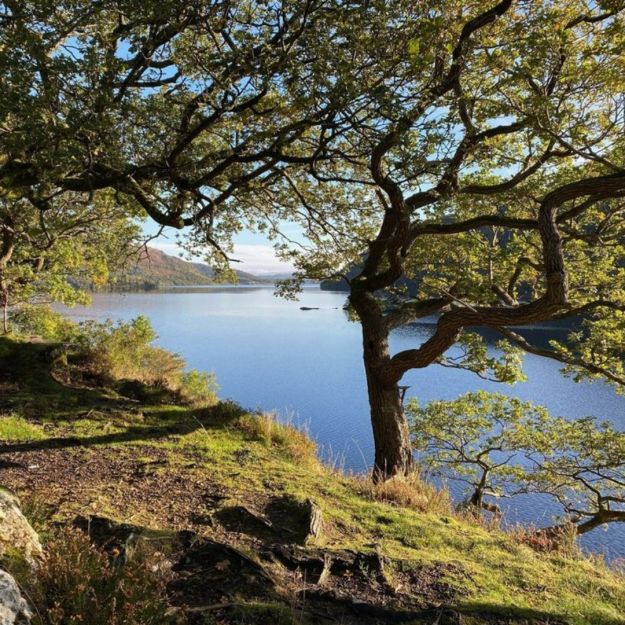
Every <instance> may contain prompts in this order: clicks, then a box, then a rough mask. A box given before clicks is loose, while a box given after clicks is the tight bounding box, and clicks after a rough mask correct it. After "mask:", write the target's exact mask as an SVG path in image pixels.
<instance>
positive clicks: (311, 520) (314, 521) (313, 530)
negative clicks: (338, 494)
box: [306, 499, 323, 542]
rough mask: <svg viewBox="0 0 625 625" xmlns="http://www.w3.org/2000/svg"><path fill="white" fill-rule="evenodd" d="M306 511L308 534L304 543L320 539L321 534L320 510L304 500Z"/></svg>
mask: <svg viewBox="0 0 625 625" xmlns="http://www.w3.org/2000/svg"><path fill="white" fill-rule="evenodd" d="M306 511H307V514H308V532H307V534H308V535H307V537H306V542H309V541H310V540H317V539H319V538H321V534H322V532H323V513H322V512H321V508H320V507H319V506H318V505H317V504H316V503H315V502H314V501H313V500H312V499H307V500H306Z"/></svg>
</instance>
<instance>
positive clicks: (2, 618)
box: [0, 571, 32, 625]
mask: <svg viewBox="0 0 625 625" xmlns="http://www.w3.org/2000/svg"><path fill="white" fill-rule="evenodd" d="M31 618H32V612H31V611H30V608H29V607H28V604H27V603H26V600H25V599H24V597H22V593H21V592H20V589H19V587H18V585H17V582H16V581H15V580H14V579H13V577H11V576H10V575H9V574H8V573H7V572H6V571H0V625H27V624H28V623H30V619H31Z"/></svg>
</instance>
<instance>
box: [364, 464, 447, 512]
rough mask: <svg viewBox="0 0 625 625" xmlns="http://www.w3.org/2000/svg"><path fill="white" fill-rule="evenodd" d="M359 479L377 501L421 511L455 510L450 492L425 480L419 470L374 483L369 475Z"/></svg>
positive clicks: (369, 495)
mask: <svg viewBox="0 0 625 625" xmlns="http://www.w3.org/2000/svg"><path fill="white" fill-rule="evenodd" d="M357 479H360V480H361V481H362V488H363V490H364V493H365V495H366V496H368V497H369V498H370V499H373V500H375V501H382V502H384V503H389V504H393V505H396V506H401V507H404V508H413V509H415V510H419V511H420V512H432V513H437V514H451V513H452V511H453V504H452V501H451V497H450V496H449V493H448V492H447V491H445V490H438V489H437V488H435V487H434V486H432V485H431V484H428V483H427V482H425V481H423V480H422V479H421V477H420V476H419V474H418V473H417V472H414V473H412V474H410V475H409V476H407V477H402V476H395V477H392V478H391V479H389V480H386V481H385V482H380V483H378V484H374V483H373V482H372V481H371V478H370V477H369V476H362V477H361V478H357Z"/></svg>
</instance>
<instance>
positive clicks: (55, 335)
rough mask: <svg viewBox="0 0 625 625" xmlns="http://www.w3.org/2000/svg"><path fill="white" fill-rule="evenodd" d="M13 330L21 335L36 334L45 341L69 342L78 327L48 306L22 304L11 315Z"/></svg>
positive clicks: (77, 331)
mask: <svg viewBox="0 0 625 625" xmlns="http://www.w3.org/2000/svg"><path fill="white" fill-rule="evenodd" d="M11 321H12V322H13V324H14V326H15V327H14V331H15V332H16V333H17V334H19V335H22V336H38V337H41V338H42V339H44V340H46V341H57V342H71V341H75V340H77V339H78V337H79V334H80V328H79V326H78V325H77V324H75V323H74V322H73V321H71V320H70V319H68V318H67V317H64V316H63V315H61V314H59V313H57V312H55V311H54V310H52V309H51V308H50V307H49V306H23V307H21V308H20V309H19V310H17V311H16V312H14V313H13V314H12V315H11Z"/></svg>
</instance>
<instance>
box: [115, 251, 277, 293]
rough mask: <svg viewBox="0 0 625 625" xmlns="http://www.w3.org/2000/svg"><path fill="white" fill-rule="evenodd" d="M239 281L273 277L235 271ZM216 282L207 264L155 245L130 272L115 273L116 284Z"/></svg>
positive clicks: (144, 285) (256, 281) (150, 285)
mask: <svg viewBox="0 0 625 625" xmlns="http://www.w3.org/2000/svg"><path fill="white" fill-rule="evenodd" d="M235 273H236V275H237V276H238V278H239V284H266V283H268V282H271V280H268V279H265V278H260V277H258V276H255V275H253V274H251V273H247V272H245V271H238V270H235ZM209 284H215V272H214V271H213V270H212V269H211V268H210V267H209V266H208V265H206V264H204V263H200V262H189V261H186V260H183V259H182V258H178V257H176V256H170V255H169V254H166V253H165V252H163V251H161V250H158V249H156V248H153V247H148V250H147V254H143V256H142V257H141V259H140V260H139V261H138V262H137V263H136V264H134V265H131V266H130V267H128V268H127V269H126V271H125V272H124V273H122V274H120V275H117V276H115V279H114V284H113V286H116V287H123V288H131V287H134V288H147V289H154V288H159V287H166V286H192V285H193V286H196V285H209Z"/></svg>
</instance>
